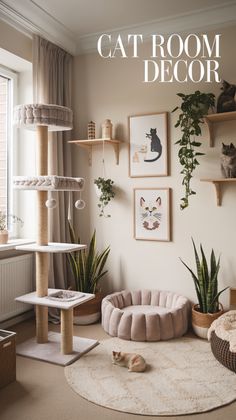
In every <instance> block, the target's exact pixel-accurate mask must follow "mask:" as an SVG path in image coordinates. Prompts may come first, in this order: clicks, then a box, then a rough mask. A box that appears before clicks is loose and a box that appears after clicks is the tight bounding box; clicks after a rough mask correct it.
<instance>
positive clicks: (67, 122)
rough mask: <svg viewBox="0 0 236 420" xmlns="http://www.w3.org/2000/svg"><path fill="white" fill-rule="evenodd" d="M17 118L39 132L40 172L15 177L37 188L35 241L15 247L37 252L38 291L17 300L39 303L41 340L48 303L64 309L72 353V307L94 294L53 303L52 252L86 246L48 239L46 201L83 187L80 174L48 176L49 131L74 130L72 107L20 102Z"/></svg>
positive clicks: (64, 333)
mask: <svg viewBox="0 0 236 420" xmlns="http://www.w3.org/2000/svg"><path fill="white" fill-rule="evenodd" d="M14 121H15V124H16V125H17V126H23V127H24V128H27V129H34V130H36V132H37V147H36V154H37V176H35V177H27V176H24V177H15V179H14V187H15V188H17V189H34V190H36V192H37V219H38V220H37V238H36V243H35V244H31V245H30V246H24V245H23V246H20V247H16V249H19V250H24V251H33V252H35V254H36V292H35V293H33V294H32V293H30V294H27V295H24V296H21V297H19V298H17V300H19V301H21V302H27V303H31V304H34V305H35V306H36V342H37V343H41V344H45V343H47V342H48V307H57V308H59V309H61V353H62V354H63V355H70V354H72V353H73V307H75V306H78V305H79V304H81V303H83V302H84V301H86V300H89V299H92V298H93V297H94V295H92V294H83V295H82V296H79V295H78V297H77V300H76V299H75V300H74V301H73V302H69V303H68V305H67V306H65V305H63V304H62V302H60V301H58V302H56V304H55V302H54V304H53V305H52V303H51V301H50V299H49V298H50V296H48V270H49V253H50V252H54V253H55V252H71V251H74V250H81V249H83V248H85V247H86V246H85V245H77V244H76V245H75V244H56V243H48V208H47V206H46V205H45V203H46V202H47V201H49V200H48V194H51V191H56V190H57V191H76V190H78V191H81V190H82V189H83V185H84V180H83V179H81V178H71V177H58V176H56V175H53V176H48V131H64V130H71V128H72V111H71V110H70V109H69V108H66V107H62V106H57V105H44V104H30V105H19V106H17V107H16V108H15V115H14ZM80 295H81V294H80ZM44 298H46V299H48V300H45V299H44ZM90 348H91V345H90ZM45 360H47V359H45ZM60 364H65V363H64V362H63V363H60Z"/></svg>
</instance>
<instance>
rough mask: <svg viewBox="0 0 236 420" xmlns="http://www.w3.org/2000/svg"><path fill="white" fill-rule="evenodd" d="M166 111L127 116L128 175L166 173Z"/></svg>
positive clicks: (144, 175) (158, 174)
mask: <svg viewBox="0 0 236 420" xmlns="http://www.w3.org/2000/svg"><path fill="white" fill-rule="evenodd" d="M167 149H168V113H167V112H160V113H155V114H144V115H132V116H130V117H129V176H130V177H131V178H135V177H152V176H167V175H168V150H167Z"/></svg>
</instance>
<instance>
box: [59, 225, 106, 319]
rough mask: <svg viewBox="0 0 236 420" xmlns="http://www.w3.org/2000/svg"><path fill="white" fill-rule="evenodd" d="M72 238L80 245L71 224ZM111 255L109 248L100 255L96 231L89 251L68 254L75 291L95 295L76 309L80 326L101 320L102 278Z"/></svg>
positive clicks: (76, 317)
mask: <svg viewBox="0 0 236 420" xmlns="http://www.w3.org/2000/svg"><path fill="white" fill-rule="evenodd" d="M69 230H70V237H71V242H72V243H80V239H79V238H78V240H76V237H75V231H74V229H73V227H72V225H71V223H70V222H69ZM109 253H110V247H109V246H108V247H107V248H106V249H104V251H102V252H101V253H99V252H98V251H97V249H96V231H94V233H93V235H92V238H91V241H90V244H89V247H88V250H85V249H83V250H81V251H76V252H72V253H70V254H67V258H68V261H69V265H70V268H71V270H72V273H73V277H74V283H75V285H74V286H75V287H74V288H75V290H77V291H80V292H84V293H94V294H95V298H94V299H92V300H90V301H88V302H85V303H83V304H82V305H80V306H78V307H77V308H74V323H75V324H79V325H82V324H84V325H87V324H92V323H93V322H96V321H98V320H99V318H100V315H101V302H102V299H103V297H104V294H103V293H102V292H101V289H100V288H99V283H100V281H101V279H102V277H104V276H105V274H106V273H107V270H105V264H106V261H107V258H108V255H109Z"/></svg>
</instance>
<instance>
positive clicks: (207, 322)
mask: <svg viewBox="0 0 236 420" xmlns="http://www.w3.org/2000/svg"><path fill="white" fill-rule="evenodd" d="M220 307H221V309H220V311H218V312H215V313H214V314H210V313H207V314H204V313H202V312H199V305H193V307H192V327H193V331H194V332H195V334H196V335H197V336H198V337H200V338H205V339H206V338H207V331H208V328H210V326H211V324H212V322H213V321H215V319H217V318H219V316H221V315H222V314H223V313H224V310H223V306H222V305H221V304H220Z"/></svg>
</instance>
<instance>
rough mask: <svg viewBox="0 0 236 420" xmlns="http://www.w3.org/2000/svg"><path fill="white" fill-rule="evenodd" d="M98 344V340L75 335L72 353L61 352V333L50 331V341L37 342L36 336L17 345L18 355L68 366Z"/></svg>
mask: <svg viewBox="0 0 236 420" xmlns="http://www.w3.org/2000/svg"><path fill="white" fill-rule="evenodd" d="M97 345H98V341H97V340H92V339H90V338H83V337H73V350H72V353H70V354H62V353H61V334H60V333H54V332H49V333H48V342H47V343H44V344H40V343H37V341H36V337H34V338H31V339H29V340H27V341H24V342H23V343H21V344H18V345H17V346H16V354H17V355H18V356H23V357H29V358H31V359H37V360H41V361H43V362H48V363H53V364H56V365H60V366H67V365H70V364H71V363H73V362H75V361H76V360H77V359H79V358H80V357H81V356H82V355H83V354H85V353H87V352H88V351H90V350H92V349H93V348H94V347H95V346H97Z"/></svg>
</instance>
